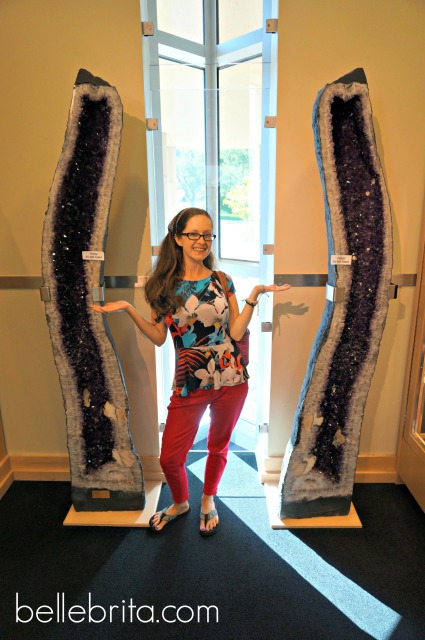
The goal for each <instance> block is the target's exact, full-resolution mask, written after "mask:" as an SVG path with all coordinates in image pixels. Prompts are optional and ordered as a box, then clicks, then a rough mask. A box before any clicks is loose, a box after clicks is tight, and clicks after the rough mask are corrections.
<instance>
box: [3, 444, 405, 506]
mask: <svg viewBox="0 0 425 640" xmlns="http://www.w3.org/2000/svg"><path fill="white" fill-rule="evenodd" d="M282 460H283V458H282V457H280V456H276V457H265V458H261V457H260V456H259V455H258V452H257V465H258V474H259V479H260V482H261V483H265V482H278V481H279V476H280V470H281V466H282ZM141 461H142V465H143V471H144V476H145V480H159V481H161V482H165V477H164V474H163V472H162V470H161V466H160V464H159V458H158V456H141ZM15 480H30V481H43V480H45V481H59V482H60V481H65V482H66V481H68V482H69V480H70V472H69V457H68V454H67V453H59V454H15V455H14V454H11V455H8V456H6V457H5V458H4V459H3V460H0V499H1V498H2V497H3V496H4V494H5V493H6V491H7V490H8V489H9V487H10V486H11V485H12V483H13V482H14V481H15ZM355 481H356V482H365V483H373V482H385V483H396V482H399V478H398V476H397V473H396V456H395V455H392V454H385V455H360V456H359V458H358V461H357V469H356V479H355Z"/></svg>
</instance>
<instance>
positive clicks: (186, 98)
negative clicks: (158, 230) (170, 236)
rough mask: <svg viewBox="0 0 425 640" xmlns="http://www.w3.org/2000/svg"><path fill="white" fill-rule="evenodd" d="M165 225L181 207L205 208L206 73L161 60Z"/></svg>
mask: <svg viewBox="0 0 425 640" xmlns="http://www.w3.org/2000/svg"><path fill="white" fill-rule="evenodd" d="M159 73H160V86H161V133H162V152H163V174H164V175H163V179H164V202H165V218H166V223H167V222H168V221H169V220H171V218H172V217H173V216H174V215H175V214H176V213H177V212H178V211H179V210H180V209H182V208H184V207H188V206H196V207H201V208H203V209H205V206H206V190H205V119H204V108H205V107H204V72H203V71H202V70H201V69H195V68H193V67H189V66H186V65H183V64H178V63H175V62H169V61H168V60H160V70H159Z"/></svg>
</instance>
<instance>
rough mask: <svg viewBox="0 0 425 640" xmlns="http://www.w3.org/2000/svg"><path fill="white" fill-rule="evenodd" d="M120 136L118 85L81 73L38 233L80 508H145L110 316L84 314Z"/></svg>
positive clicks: (97, 271) (94, 282)
mask: <svg viewBox="0 0 425 640" xmlns="http://www.w3.org/2000/svg"><path fill="white" fill-rule="evenodd" d="M121 131H122V105H121V101H120V98H119V95H118V93H117V91H116V89H115V88H114V87H111V86H110V85H109V84H108V83H106V82H105V81H103V80H101V79H100V78H95V77H94V76H92V75H91V74H89V73H88V72H87V71H85V70H83V69H81V70H80V72H79V74H78V76H77V80H76V84H75V87H74V91H73V97H72V103H71V108H70V113H69V119H68V126H67V130H66V135H65V141H64V145H63V148H62V154H61V156H60V159H59V163H58V166H57V169H56V173H55V176H54V179H53V184H52V188H51V191H50V197H49V205H48V210H47V213H46V219H45V223H44V229H43V247H42V273H43V279H44V285H45V287H46V288H47V289H48V299H47V300H46V316H47V321H48V325H49V330H50V337H51V341H52V347H53V353H54V358H55V364H56V367H57V369H58V373H59V379H60V384H61V388H62V395H63V399H64V405H65V413H66V424H67V434H68V450H69V457H70V466H71V493H72V502H73V505H74V507H75V509H76V510H77V511H122V510H137V509H143V508H144V504H145V495H144V482H143V470H142V466H141V463H140V459H139V457H138V455H137V453H136V452H135V450H134V446H133V443H132V440H131V436H130V433H129V424H128V399H127V392H126V388H125V384H124V380H123V377H122V372H121V367H120V364H119V360H118V356H117V353H116V350H115V346H114V343H113V340H112V336H111V334H110V331H109V328H108V323H107V320H106V317H105V316H103V315H101V314H96V313H95V312H93V311H92V310H91V309H90V305H91V304H93V292H94V291H100V290H101V288H102V287H103V264H104V263H103V261H102V260H99V259H89V260H87V259H83V252H92V253H91V255H90V256H89V257H94V258H99V257H100V252H103V251H104V249H105V245H106V236H107V228H108V217H109V209H110V202H111V197H112V189H113V184H114V178H115V172H116V167H117V163H118V156H119V147H120V142H121Z"/></svg>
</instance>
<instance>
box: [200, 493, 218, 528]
mask: <svg viewBox="0 0 425 640" xmlns="http://www.w3.org/2000/svg"><path fill="white" fill-rule="evenodd" d="M211 512H214V513H211ZM203 515H204V516H207V517H206V518H203V517H202V516H203ZM218 523H219V519H218V515H217V511H216V508H215V504H214V496H206V495H205V494H202V501H201V519H200V529H199V531H200V534H201V535H212V534H213V533H215V530H216V529H217V527H218Z"/></svg>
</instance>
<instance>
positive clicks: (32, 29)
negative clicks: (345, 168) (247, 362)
mask: <svg viewBox="0 0 425 640" xmlns="http://www.w3.org/2000/svg"><path fill="white" fill-rule="evenodd" d="M279 21H280V27H279V96H278V98H279V100H278V114H277V115H278V127H277V143H278V158H277V193H276V243H275V244H276V255H275V272H276V273H324V272H325V271H326V255H327V243H326V236H325V224H324V212H323V211H324V210H323V196H322V191H321V185H320V180H319V174H318V170H317V164H316V160H315V156H314V148H313V138H312V132H311V126H310V122H311V111H312V106H313V102H314V99H315V97H316V94H317V91H318V90H319V89H320V88H321V87H322V86H323V85H324V84H325V83H326V82H331V81H332V80H334V79H335V78H337V77H339V76H341V75H342V74H344V73H346V72H348V71H350V70H351V69H353V68H355V67H357V66H363V67H364V69H365V71H366V74H367V77H368V81H369V87H370V95H371V101H372V107H373V111H374V117H375V128H376V134H377V142H378V148H379V152H380V156H381V160H382V162H383V166H384V172H385V175H386V178H387V181H388V187H389V192H390V197H391V204H392V207H393V212H394V248H395V256H394V258H395V264H394V273H414V272H415V271H416V260H417V253H418V235H419V228H420V220H421V215H422V206H423V196H424V174H425V167H424V164H425V158H424V151H423V150H424V148H425V144H424V143H425V123H424V120H423V112H424V104H425V83H424V82H423V69H424V45H423V33H424V32H425V4H424V3H423V2H422V0H374V2H370V0H357V2H356V3H353V2H349V1H348V0H342V1H339V2H337V1H336V0H321V1H320V2H317V1H316V0H303V1H302V2H300V1H299V0H281V2H280V15H279ZM140 37H141V36H140V18H139V3H138V0H121V1H120V2H118V1H117V0H63V1H61V2H58V1H57V0H2V2H1V3H0V56H1V58H0V59H1V61H2V62H1V86H2V89H3V99H2V101H0V123H1V124H0V126H1V133H2V135H1V140H2V144H1V146H0V157H1V166H2V171H1V172H0V193H1V194H2V197H1V200H0V276H7V275H12V276H18V275H21V276H27V275H40V272H41V266H40V245H41V234H42V225H43V219H44V212H45V210H46V207H47V199H48V193H49V188H50V185H51V182H52V178H53V174H54V171H55V168H56V164H57V161H58V158H59V155H60V151H61V147H62V142H63V136H64V132H65V126H66V122H67V117H68V109H69V104H70V99H71V93H72V86H73V83H74V80H75V77H76V74H77V71H78V69H79V67H85V68H87V69H88V70H90V71H91V72H92V73H94V74H95V75H99V76H102V77H104V78H105V79H106V80H108V82H110V83H111V84H113V85H114V86H116V87H117V89H118V92H119V94H120V96H121V99H122V101H123V105H124V113H125V116H124V130H123V141H122V148H121V156H120V163H119V168H118V172H117V177H116V184H115V190H114V195H113V201H112V209H111V220H110V227H109V239H108V247H107V260H106V265H105V272H106V274H114V275H119V274H121V275H131V274H135V273H139V274H143V273H146V271H147V270H148V268H149V266H150V239H149V219H148V194H147V167H146V148H145V144H146V143H145V123H144V101H143V84H142V60H141V43H140ZM272 37H273V36H272ZM123 295H126V296H127V297H129V295H130V300H135V301H136V304H137V305H139V306H140V307H141V308H142V309H143V308H144V304H143V301H142V294H141V292H140V291H136V292H135V293H132V292H129V291H117V290H114V291H111V292H108V297H109V299H113V298H118V297H121V296H123ZM134 296H135V297H134ZM412 301H413V290H412V289H404V290H402V291H400V295H399V299H398V300H397V301H393V302H391V304H390V314H389V318H388V322H387V327H386V330H385V335H384V340H383V345H382V349H381V354H380V357H379V361H378V365H377V370H376V373H375V376H374V379H373V383H372V389H371V392H370V396H369V400H368V404H367V408H366V415H365V421H364V428H363V434H362V441H361V449H362V452H363V453H366V454H372V455H374V454H380V453H390V454H393V453H395V450H396V443H397V433H398V425H399V414H400V403H401V395H402V386H403V379H404V375H405V367H406V354H407V344H408V334H409V330H410V322H411V308H412ZM0 305H1V309H2V312H1V314H0V340H1V345H0V352H1V354H2V358H1V360H2V362H1V368H0V403H1V410H2V415H3V425H4V431H5V436H6V442H7V447H8V451H9V453H10V454H19V453H29V454H38V453H40V454H41V453H46V454H49V453H52V454H56V453H59V454H60V453H65V452H66V431H65V420H64V413H63V405H62V398H61V392H60V386H59V381H58V376H57V373H56V369H55V367H54V363H53V357H52V354H51V348H50V341H49V336H48V331H47V326H46V321H45V315H44V307H43V304H42V303H41V302H40V299H39V294H38V292H37V291H22V290H16V291H5V290H0ZM299 305H304V306H307V307H308V308H309V311H308V312H307V313H305V314H301V315H300V314H299V311H300V308H301V307H300V306H299ZM323 306H324V292H323V289H317V288H311V289H307V288H305V289H293V290H292V291H291V292H290V294H288V296H287V297H286V298H285V304H276V307H275V318H274V320H275V325H274V338H273V376H272V379H273V383H272V389H271V416H270V435H269V439H268V453H269V455H271V456H279V455H282V453H283V451H284V448H285V444H286V441H287V438H288V435H289V433H290V428H291V423H292V416H293V413H294V410H295V407H296V403H297V399H298V394H299V390H300V386H301V383H302V380H303V377H304V373H305V366H306V362H307V358H308V354H309V351H310V347H311V344H312V341H313V339H314V336H315V334H316V331H317V327H318V325H319V322H320V318H321V313H322V310H323ZM127 320H128V319H127V318H125V317H123V316H114V317H113V318H111V320H110V322H111V327H112V331H113V334H114V336H115V339H116V343H117V347H118V351H119V354H120V357H121V360H122V364H123V369H124V374H125V377H126V381H127V385H128V387H129V396H130V405H131V423H132V432H133V435H134V438H135V441H136V445H137V447H138V449H139V450H140V451H142V453H145V454H147V455H152V456H155V455H157V454H158V436H157V415H156V388H155V363H154V348H153V347H152V346H151V345H150V344H148V343H147V341H146V340H145V339H144V338H143V337H141V336H139V335H137V334H136V332H135V331H134V329H133V327H132V326H131V325H130V324H129V322H126V321H127Z"/></svg>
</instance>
